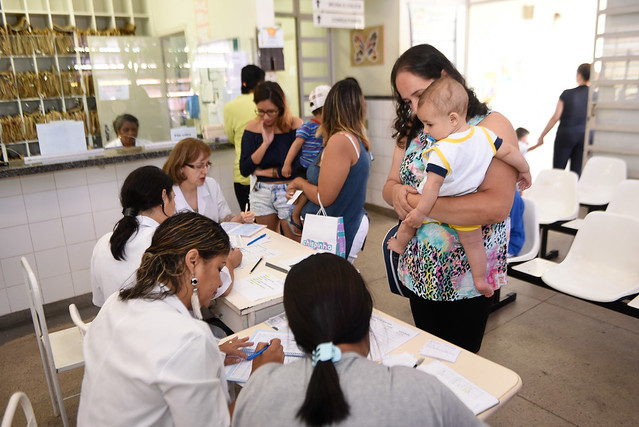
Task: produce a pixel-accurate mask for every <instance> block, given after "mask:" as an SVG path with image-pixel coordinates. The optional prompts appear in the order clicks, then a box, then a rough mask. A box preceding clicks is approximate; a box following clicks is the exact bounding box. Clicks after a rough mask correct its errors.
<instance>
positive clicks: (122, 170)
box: [115, 161, 148, 182]
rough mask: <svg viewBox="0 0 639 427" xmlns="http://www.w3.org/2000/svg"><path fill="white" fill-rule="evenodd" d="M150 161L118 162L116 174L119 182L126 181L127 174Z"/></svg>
mask: <svg viewBox="0 0 639 427" xmlns="http://www.w3.org/2000/svg"><path fill="white" fill-rule="evenodd" d="M147 164H148V161H145V162H144V163H143V164H140V163H139V162H131V163H118V164H117V165H115V176H116V178H117V180H118V182H124V180H125V179H126V177H127V176H129V174H130V173H131V172H133V171H134V170H136V169H137V168H139V167H142V166H146V165H147Z"/></svg>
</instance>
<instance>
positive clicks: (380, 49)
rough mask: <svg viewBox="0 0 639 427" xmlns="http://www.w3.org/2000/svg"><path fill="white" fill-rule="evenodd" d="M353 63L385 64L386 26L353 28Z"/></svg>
mask: <svg viewBox="0 0 639 427" xmlns="http://www.w3.org/2000/svg"><path fill="white" fill-rule="evenodd" d="M351 42H352V43H351V65H352V66H353V67H357V66H363V65H384V26H383V25H378V26H376V27H368V28H364V29H361V30H351Z"/></svg>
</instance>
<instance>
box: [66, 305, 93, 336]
mask: <svg viewBox="0 0 639 427" xmlns="http://www.w3.org/2000/svg"><path fill="white" fill-rule="evenodd" d="M69 314H70V315H71V320H72V321H73V324H74V325H75V326H77V327H78V329H79V330H80V333H81V334H82V336H85V335H86V333H87V331H88V330H89V325H90V324H91V322H89V323H85V322H84V320H82V317H81V316H80V311H78V307H76V305H75V304H69Z"/></svg>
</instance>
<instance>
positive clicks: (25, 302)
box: [7, 285, 29, 313]
mask: <svg viewBox="0 0 639 427" xmlns="http://www.w3.org/2000/svg"><path fill="white" fill-rule="evenodd" d="M7 297H8V299H9V307H11V312H12V313H13V312H16V311H20V310H25V309H28V308H29V299H28V297H27V288H26V286H25V285H20V286H12V287H10V288H7Z"/></svg>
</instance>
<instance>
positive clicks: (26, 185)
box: [20, 173, 55, 194]
mask: <svg viewBox="0 0 639 427" xmlns="http://www.w3.org/2000/svg"><path fill="white" fill-rule="evenodd" d="M20 185H21V186H22V194H33V193H42V192H43V191H48V190H55V180H54V179H53V174H52V173H43V174H38V175H27V176H21V177H20Z"/></svg>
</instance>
